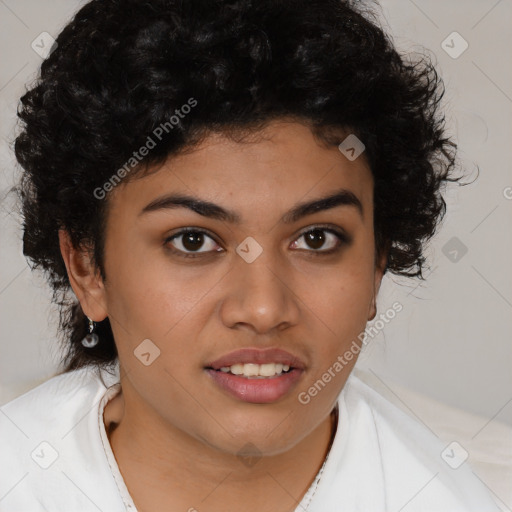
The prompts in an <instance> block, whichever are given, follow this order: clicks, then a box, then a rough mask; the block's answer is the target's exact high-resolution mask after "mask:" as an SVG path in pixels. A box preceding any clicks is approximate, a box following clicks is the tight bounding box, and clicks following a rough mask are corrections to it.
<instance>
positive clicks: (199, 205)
mask: <svg viewBox="0 0 512 512" xmlns="http://www.w3.org/2000/svg"><path fill="white" fill-rule="evenodd" d="M338 206H350V207H353V208H355V209H356V210H357V212H358V213H359V215H360V216H361V218H363V216H364V210H363V205H362V203H361V201H360V200H359V198H358V197H357V196H356V195H355V194H354V193H353V192H351V191H350V190H346V189H339V190H337V191H336V192H335V193H333V194H330V195H328V196H325V197H320V198H318V199H313V200H312V201H307V202H304V203H299V204H298V205H296V206H294V207H293V208H292V209H291V210H289V211H288V212H286V213H285V214H284V215H283V216H282V217H281V222H283V223H285V224H291V223H293V222H297V221H298V220H300V219H302V218H303V217H306V216H308V215H312V214H313V213H318V212H320V211H324V210H330V209H332V208H336V207H338ZM180 207H182V208H188V209H189V210H192V211H194V212H196V213H198V214H199V215H202V216H203V217H209V218H211V219H216V220H221V221H224V222H229V223H232V224H240V222H241V220H242V217H241V216H240V215H239V214H238V213H236V212H234V211H231V210H227V209H226V208H223V207H222V206H220V205H218V204H215V203H212V202H210V201H205V200H203V199H200V198H198V197H194V196H190V195H186V194H168V195H165V196H161V197H157V198H156V199H154V200H153V201H151V202H150V203H149V204H148V205H146V206H145V207H144V208H143V209H142V210H141V212H140V213H139V216H140V215H143V214H145V213H148V212H154V211H157V210H166V209H174V208H180Z"/></svg>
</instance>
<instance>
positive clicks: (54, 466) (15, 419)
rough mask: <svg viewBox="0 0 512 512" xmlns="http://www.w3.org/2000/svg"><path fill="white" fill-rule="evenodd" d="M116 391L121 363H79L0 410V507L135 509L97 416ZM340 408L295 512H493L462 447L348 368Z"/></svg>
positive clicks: (35, 511)
mask: <svg viewBox="0 0 512 512" xmlns="http://www.w3.org/2000/svg"><path fill="white" fill-rule="evenodd" d="M119 390H120V384H119V368H118V367H116V368H115V370H114V374H110V373H108V372H107V371H105V370H101V371H96V370H95V369H93V368H81V369H79V370H75V371H72V372H69V373H65V374H61V375H58V376H56V377H53V378H51V379H50V380H48V381H47V382H45V383H43V384H41V385H40V386H38V387H36V388H35V389H33V390H31V391H29V392H28V393H25V394H24V395H22V396H20V397H18V398H16V399H15V400H12V401H11V402H9V403H8V404H5V405H4V406H3V407H1V408H0V413H1V414H0V434H1V437H0V461H1V464H0V512H89V511H91V512H92V511H94V512H98V510H100V511H103V512H126V511H129V512H136V510H137V509H136V507H135V505H134V503H133V501H132V499H131V497H130V494H129V492H128V489H127V488H126V485H125V483H124V481H123V477H122V475H121V473H120V471H119V468H118V465H117V462H116V459H115V457H114V454H113V452H112V449H111V447H110V443H109V441H108V438H107V435H106V431H105V426H104V423H103V409H104V407H105V405H106V404H107V402H108V401H109V400H110V399H111V398H112V397H114V396H115V395H116V394H117V393H118V392H119ZM338 405H339V422H338V428H337V432H336V437H335V439H334V442H333V445H332V447H331V450H330V453H329V455H328V457H327V459H326V462H325V465H324V468H323V472H322V474H321V478H320V480H319V481H318V487H316V485H315V484H316V482H314V483H313V484H312V486H311V488H310V489H309V491H308V492H307V493H306V495H305V496H304V498H303V500H302V502H301V504H299V505H298V507H297V508H296V512H305V511H306V510H307V512H339V511H340V510H343V512H356V511H358V512H399V511H400V512H413V511H414V512H473V511H474V512H499V510H500V509H499V508H498V507H497V505H496V504H495V503H494V501H493V500H492V499H491V497H490V494H489V493H488V491H487V490H486V488H485V487H484V486H483V484H482V483H481V482H480V480H479V479H478V478H477V477H476V476H474V475H473V473H472V472H471V469H470V468H469V467H468V465H467V463H466V462H462V461H463V460H464V452H463V451H461V449H460V448H459V447H457V446H450V447H449V448H448V449H447V447H446V446H445V445H444V444H443V443H441V442H440V441H439V440H438V439H437V438H436V437H435V436H434V435H433V434H432V433H431V432H430V431H429V430H428V429H426V428H425V427H424V426H423V425H421V424H420V423H418V422H417V421H416V420H414V419H412V418H411V417H409V416H408V415H406V414H405V413H404V412H402V411H401V410H400V409H398V408H397V407H396V406H394V405H393V404H391V403H390V402H389V401H387V400H386V399H385V398H384V397H383V396H381V395H379V394H378V393H377V392H376V391H375V390H373V389H372V388H370V387H369V386H368V385H367V384H365V383H364V382H363V381H362V380H360V379H359V378H358V377H357V375H355V374H354V373H352V374H351V375H350V377H349V379H348V380H347V383H346V384H345V387H344V389H343V391H342V392H341V394H340V396H339V400H338ZM446 461H447V462H446ZM454 468H457V469H454ZM315 487H316V489H315ZM310 498H312V499H311V502H310V503H309V505H308V502H309V499H310Z"/></svg>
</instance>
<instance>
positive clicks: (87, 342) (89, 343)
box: [82, 317, 100, 348]
mask: <svg viewBox="0 0 512 512" xmlns="http://www.w3.org/2000/svg"><path fill="white" fill-rule="evenodd" d="M87 320H89V333H88V334H86V335H85V336H84V337H83V339H82V345H83V346H84V347H85V348H92V347H95V346H96V345H97V344H98V342H99V341H100V339H99V337H98V335H97V334H96V333H95V332H94V328H95V325H94V322H93V321H92V320H91V319H90V318H89V317H87Z"/></svg>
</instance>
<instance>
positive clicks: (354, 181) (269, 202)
mask: <svg viewBox="0 0 512 512" xmlns="http://www.w3.org/2000/svg"><path fill="white" fill-rule="evenodd" d="M345 137H346V134H342V133H341V134H340V139H339V142H341V141H342V140H343V139H344V138H345ZM341 188H343V189H346V190H349V191H351V192H352V193H353V194H354V195H355V196H356V197H357V198H358V199H359V200H360V202H361V203H362V204H363V205H366V206H365V210H367V209H369V208H370V207H371V205H372V200H373V197H372V192H373V178H372V174H371V171H370V168H369V166H368V164H367V161H366V159H365V158H364V153H363V155H361V156H360V157H358V158H357V159H355V160H353V161H351V160H349V159H347V158H346V157H345V156H344V155H343V154H342V153H341V152H340V151H339V149H338V147H337V145H336V144H333V145H330V146H328V145H326V144H325V143H324V142H323V141H320V140H319V139H317V138H316V137H315V136H314V135H313V133H312V132H311V130H310V129H309V128H308V127H307V126H305V125H302V124H299V123H294V122H283V121H276V122H272V123H269V124H268V125H267V126H266V127H265V128H264V129H262V130H259V131H257V132H254V133H249V136H247V137H244V138H243V139H242V140H240V139H239V138H237V139H233V138H232V137H229V136H226V135H225V134H223V133H213V134H210V135H208V136H207V137H205V138H204V139H203V140H202V142H201V143H199V144H198V145H197V146H195V147H193V148H191V149H190V150H188V151H186V152H185V153H183V154H179V155H177V156H173V157H171V158H169V159H168V160H167V161H166V162H165V163H164V164H163V165H161V166H159V167H158V168H155V169H153V170H151V172H149V173H148V174H147V175H143V176H142V177H141V178H137V179H135V180H132V181H129V182H128V183H127V184H125V185H123V186H120V187H118V189H116V190H115V193H114V194H113V198H112V206H113V207H114V208H115V207H120V206H121V205H122V206H123V208H130V209H138V212H140V211H142V210H143V209H144V208H145V207H146V206H147V204H148V203H149V202H151V201H154V200H155V199H157V198H158V197H161V196H162V195H164V194H166V193H171V192H172V193H176V192H178V193H181V194H183V195H189V196H190V195H194V196H199V197H201V198H202V199H204V200H209V201H212V202H215V203H217V204H219V203H221V204H229V205H230V210H235V211H240V212H245V215H247V214H248V213H249V214H250V213H254V212H255V211H259V212H260V213H261V211H270V210H273V211H275V210H276V209H280V208H282V209H286V208H287V207H289V206H291V205H293V204H295V203H297V202H304V201H305V200H307V199H309V198H313V197H315V198H316V197H319V196H326V195H328V194H330V193H332V192H333V191H335V190H339V189H341ZM243 215H244V213H242V219H243Z"/></svg>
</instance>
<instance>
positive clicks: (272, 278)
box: [220, 251, 300, 334]
mask: <svg viewBox="0 0 512 512" xmlns="http://www.w3.org/2000/svg"><path fill="white" fill-rule="evenodd" d="M229 279H230V283H231V284H230V286H229V287H228V288H227V290H226V295H225V297H224V300H223V302H222V304H221V307H220V315H221V319H222V322H223V323H224V325H226V326H227V327H229V328H232V329H233V328H235V329H247V330H251V331H253V333H254V334H268V333H270V332H272V331H274V330H275V331H280V330H283V329H286V328H289V327H291V326H293V325H296V324H297V322H298V320H299V318H300V308H299V304H300V300H299V298H298V297H297V296H296V295H295V294H294V292H293V289H292V288H293V286H292V282H291V281H292V279H291V269H290V268H289V269H286V267H285V265H283V264H282V265H278V264H277V262H276V260H275V259H272V256H271V255H270V253H269V252H268V251H263V253H262V254H261V255H260V256H259V257H258V258H257V259H256V260H255V261H253V262H252V263H247V262H246V261H244V260H243V259H242V258H239V257H238V256H237V260H236V261H235V263H234V267H233V268H232V271H231V272H230V276H229Z"/></svg>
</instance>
